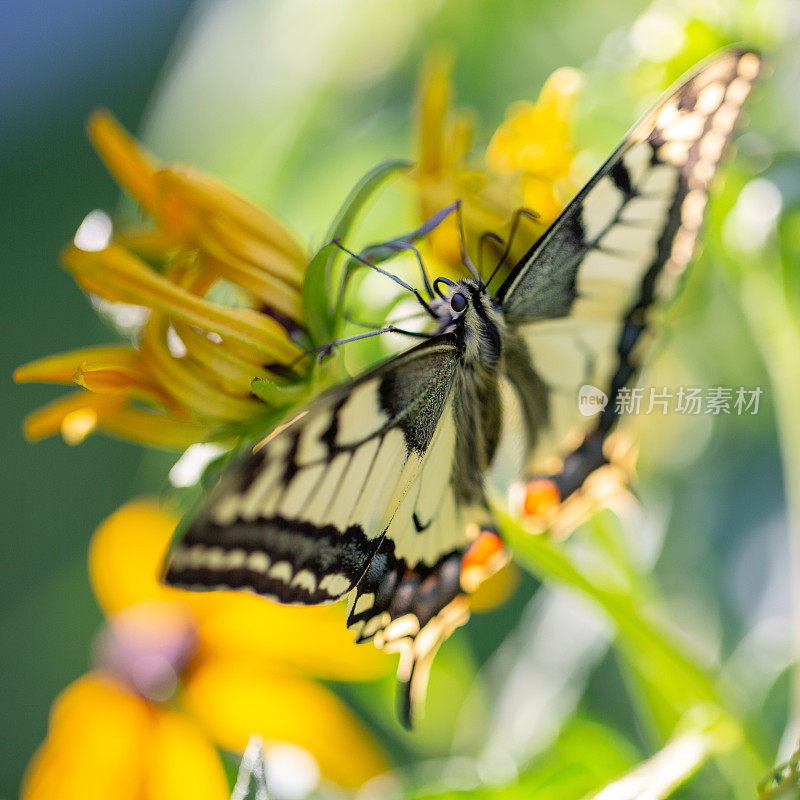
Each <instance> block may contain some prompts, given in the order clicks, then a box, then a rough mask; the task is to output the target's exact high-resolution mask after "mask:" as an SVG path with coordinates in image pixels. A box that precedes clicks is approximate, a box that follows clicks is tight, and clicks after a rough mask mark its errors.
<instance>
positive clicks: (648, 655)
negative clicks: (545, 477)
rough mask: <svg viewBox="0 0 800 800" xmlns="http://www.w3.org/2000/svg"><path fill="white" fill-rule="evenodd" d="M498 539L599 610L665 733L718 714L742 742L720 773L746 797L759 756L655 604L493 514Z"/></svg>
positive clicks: (536, 571) (564, 548)
mask: <svg viewBox="0 0 800 800" xmlns="http://www.w3.org/2000/svg"><path fill="white" fill-rule="evenodd" d="M494 510H495V515H496V519H497V521H498V523H499V524H500V528H501V531H502V533H503V535H504V537H505V539H506V542H507V543H508V544H509V546H510V547H511V549H512V550H513V552H514V556H515V559H516V561H517V563H519V564H520V566H522V567H523V568H524V569H526V570H528V571H529V572H531V574H533V575H534V576H536V577H537V578H539V579H540V580H542V581H544V582H546V583H556V584H561V585H562V586H566V587H568V588H570V589H572V590H574V591H576V592H578V593H579V594H581V595H583V596H584V597H587V598H588V599H590V600H592V601H593V602H594V603H596V604H597V605H598V606H599V607H600V608H601V609H602V610H603V611H604V612H605V614H606V615H607V616H608V617H609V618H610V619H611V621H612V622H613V623H614V625H615V627H616V629H617V634H618V636H617V641H616V643H615V646H616V648H617V650H618V651H619V653H620V654H621V655H622V657H623V658H624V660H625V662H626V663H627V665H628V667H629V669H630V670H631V672H632V674H633V675H634V676H635V678H636V681H637V682H638V684H639V685H640V687H641V688H642V690H643V691H642V695H641V699H644V700H646V701H647V705H648V707H649V710H650V712H651V714H652V715H653V717H654V721H656V722H657V723H658V725H659V728H660V729H661V730H662V731H663V730H665V728H666V726H668V725H672V726H674V725H676V724H677V722H678V720H679V718H680V717H683V716H684V715H685V714H687V713H689V712H692V713H694V712H695V711H696V709H698V708H706V709H707V708H714V709H716V711H717V712H718V713H719V715H720V719H721V720H724V721H725V723H726V724H727V725H729V726H730V730H735V731H737V736H735V737H734V736H731V737H729V738H728V739H727V741H728V742H729V743H730V747H729V749H728V750H727V751H724V750H721V751H720V761H719V764H720V768H721V769H722V771H723V772H724V773H725V775H726V777H727V779H728V781H729V782H730V783H731V785H732V786H733V787H734V789H735V791H736V795H735V796H740V797H745V796H747V795H746V792H747V791H748V790H749V787H751V786H752V785H753V783H754V780H755V779H756V776H757V775H758V774H759V770H763V767H762V766H761V765H762V764H763V761H762V759H761V757H760V756H759V754H758V753H757V752H756V751H755V750H754V748H753V747H752V746H750V744H749V743H748V742H747V741H746V738H745V735H744V726H743V724H742V723H741V722H740V721H739V720H738V719H737V718H736V717H735V715H734V714H733V713H732V712H731V711H730V709H729V708H728V707H727V705H726V704H725V702H724V699H723V698H722V697H721V696H720V693H719V692H718V690H717V687H716V684H715V681H714V680H713V679H712V676H711V675H710V674H708V673H707V672H706V671H705V670H704V669H703V668H701V667H700V666H698V664H697V663H696V662H695V661H694V660H693V658H692V656H691V655H690V654H688V653H686V652H684V650H682V648H681V647H680V646H679V645H678V644H677V643H676V642H675V641H674V640H673V639H672V637H671V636H670V635H669V634H668V633H667V632H666V631H665V630H664V629H663V627H662V626H661V625H660V624H658V623H656V622H655V621H654V619H653V618H652V617H651V614H650V613H649V611H648V609H650V608H652V598H651V597H649V596H645V595H642V596H639V593H638V592H637V589H636V584H635V583H633V584H629V585H628V586H627V587H626V588H625V589H624V590H621V589H620V588H619V586H618V585H617V584H612V585H610V586H609V585H608V584H607V583H606V582H605V578H606V573H604V572H603V571H601V572H599V573H595V572H593V571H592V568H591V567H590V566H584V565H579V564H578V563H577V561H576V560H575V558H574V556H573V555H572V554H571V553H570V550H569V544H568V543H556V542H554V541H553V540H552V539H550V538H549V537H548V536H547V535H543V534H531V533H529V532H528V531H526V530H525V529H524V528H522V527H521V526H520V525H519V524H518V523H517V522H516V521H515V520H514V519H513V518H512V517H511V516H510V515H509V514H508V512H507V511H504V510H503V509H502V508H499V507H495V509H494Z"/></svg>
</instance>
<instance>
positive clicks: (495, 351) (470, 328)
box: [433, 278, 505, 371]
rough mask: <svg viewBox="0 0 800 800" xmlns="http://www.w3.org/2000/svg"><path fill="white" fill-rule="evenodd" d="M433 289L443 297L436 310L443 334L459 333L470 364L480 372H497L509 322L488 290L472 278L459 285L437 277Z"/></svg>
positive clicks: (439, 300) (465, 356)
mask: <svg viewBox="0 0 800 800" xmlns="http://www.w3.org/2000/svg"><path fill="white" fill-rule="evenodd" d="M433 288H434V291H435V292H436V293H437V294H438V295H439V298H438V300H437V301H435V306H434V308H435V309H436V313H437V315H438V316H439V319H440V321H441V322H440V326H441V327H440V332H441V333H451V332H452V333H455V334H456V337H457V338H458V340H459V342H460V343H461V346H462V352H463V354H464V358H465V360H466V361H467V362H470V363H473V364H474V366H476V367H478V368H480V369H485V370H489V371H493V370H494V369H496V368H497V365H498V363H499V361H500V355H501V352H502V340H503V332H504V330H505V323H504V321H503V314H502V311H501V310H500V307H499V305H498V304H497V303H496V302H495V300H494V299H493V298H492V296H491V295H490V294H489V292H488V291H487V290H486V287H485V286H484V285H483V284H480V283H478V282H477V281H475V280H472V279H471V278H463V279H462V280H459V281H455V282H454V281H451V280H449V279H448V278H437V279H436V280H435V281H434V282H433Z"/></svg>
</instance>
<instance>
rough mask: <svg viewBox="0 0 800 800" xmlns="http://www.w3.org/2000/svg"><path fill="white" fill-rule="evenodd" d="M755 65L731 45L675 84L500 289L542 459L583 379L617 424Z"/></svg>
mask: <svg viewBox="0 0 800 800" xmlns="http://www.w3.org/2000/svg"><path fill="white" fill-rule="evenodd" d="M760 65H761V61H760V59H759V57H758V56H757V55H756V54H755V53H752V52H750V51H744V50H731V51H727V52H725V53H724V54H722V55H721V56H719V57H718V58H717V59H716V60H714V61H712V62H711V63H710V64H708V65H707V66H705V67H703V68H701V69H700V70H699V71H698V72H696V73H695V74H694V75H692V76H691V77H690V78H688V79H687V80H685V81H684V82H683V83H681V85H680V86H679V87H678V88H677V89H675V90H674V91H672V92H671V93H670V94H669V95H668V96H667V97H665V98H664V99H663V100H662V101H661V102H660V103H659V104H658V105H657V106H656V107H655V108H654V109H653V110H652V111H651V112H650V113H649V114H647V115H646V116H645V117H644V118H643V119H642V120H641V121H640V122H639V123H638V124H637V125H636V126H635V127H634V128H633V129H632V130H631V132H630V133H629V134H628V136H627V137H626V138H625V140H624V141H623V142H622V144H621V145H620V146H619V148H618V149H617V150H616V151H615V152H614V153H613V154H612V155H611V157H610V158H609V159H608V161H606V163H605V164H604V165H603V166H602V167H601V168H600V169H599V170H598V172H597V173H596V174H595V175H594V176H593V177H592V179H591V180H590V181H589V182H588V183H587V184H586V186H585V187H584V188H583V189H582V190H581V191H580V192H579V193H578V194H577V196H576V197H575V198H574V199H573V200H572V201H571V202H570V203H569V205H568V206H567V207H566V208H565V209H564V211H563V212H562V214H561V215H560V216H559V218H558V219H557V220H556V221H555V222H554V223H553V224H552V225H551V226H550V228H549V229H548V230H547V231H546V232H545V234H544V235H543V236H542V237H541V239H539V241H537V243H536V244H535V245H534V246H533V247H532V248H531V250H530V251H529V252H528V253H527V254H526V256H525V257H524V258H523V259H522V260H521V261H520V262H519V264H518V265H517V266H516V267H515V268H514V269H513V270H512V272H511V274H510V275H509V277H508V278H507V279H506V280H505V281H504V283H503V285H502V286H501V287H500V290H499V291H498V295H497V297H498V299H499V300H500V301H501V302H502V307H503V311H504V313H505V315H506V319H507V320H508V322H509V323H510V327H511V330H512V332H513V333H515V334H516V335H518V336H519V337H520V338H521V339H522V341H523V342H524V345H525V347H526V348H527V349H528V351H529V355H530V357H531V359H532V362H533V366H534V368H535V370H536V373H537V375H538V376H539V377H540V378H541V380H542V381H543V382H544V384H545V386H546V387H547V389H548V426H547V428H548V431H547V435H543V436H541V437H540V441H539V456H540V457H541V456H542V455H544V453H545V452H547V451H551V452H552V450H553V449H554V448H556V449H557V448H558V447H559V446H560V444H561V443H562V442H563V440H564V437H565V436H566V435H567V434H568V433H569V432H570V431H571V430H573V429H574V428H575V427H576V425H578V424H579V423H580V422H581V418H580V416H579V415H578V414H577V413H576V412H577V408H578V406H577V396H578V392H579V389H580V387H581V386H583V385H585V384H591V385H592V386H595V387H597V388H600V389H602V390H603V391H604V392H605V393H606V394H607V395H608V397H609V401H608V404H607V406H606V409H605V411H604V412H603V415H602V417H601V420H600V423H599V424H600V426H601V427H602V428H603V429H604V430H606V431H607V430H608V429H610V427H611V426H612V425H613V422H614V420H615V399H616V394H617V392H618V390H619V389H620V388H621V387H622V386H624V385H625V384H626V382H627V381H629V380H630V379H631V377H632V376H633V375H634V373H635V370H636V361H637V359H636V357H635V353H634V348H635V346H636V345H637V344H638V343H639V340H640V338H641V335H642V333H643V332H644V330H645V328H646V325H647V316H648V315H647V312H648V309H649V307H650V306H651V305H652V304H653V302H654V301H657V300H661V299H666V298H668V297H669V296H670V295H671V293H672V291H673V289H674V287H675V285H676V282H677V280H678V278H679V276H680V274H681V273H682V272H683V270H684V269H685V267H686V265H687V263H688V262H689V260H690V258H691V256H692V252H693V249H694V245H695V242H696V239H697V235H698V232H699V230H700V226H701V224H702V221H703V212H704V208H705V205H706V201H707V195H708V188H709V184H710V182H711V180H712V178H713V176H714V174H715V171H716V168H717V165H718V163H719V161H720V158H721V157H722V154H723V152H724V150H725V147H726V145H727V143H728V141H729V140H730V136H731V132H732V130H733V127H734V124H735V122H736V120H737V118H738V116H739V113H740V111H741V107H742V104H743V103H744V101H745V99H746V97H747V95H748V94H749V92H750V89H751V87H752V84H753V82H754V80H755V79H756V77H757V75H758V73H759V70H760Z"/></svg>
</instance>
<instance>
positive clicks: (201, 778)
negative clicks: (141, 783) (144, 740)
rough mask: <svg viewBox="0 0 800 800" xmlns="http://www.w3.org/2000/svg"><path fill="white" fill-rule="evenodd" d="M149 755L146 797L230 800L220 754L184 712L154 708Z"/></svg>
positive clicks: (162, 799)
mask: <svg viewBox="0 0 800 800" xmlns="http://www.w3.org/2000/svg"><path fill="white" fill-rule="evenodd" d="M147 749H148V752H147V754H146V762H145V763H146V770H145V776H144V777H145V787H144V800H228V798H229V797H230V789H229V787H228V781H227V779H226V777H225V770H224V769H223V767H222V762H221V761H220V757H219V754H218V753H217V750H216V748H215V747H214V746H213V745H212V744H211V742H210V741H209V740H208V738H207V737H206V736H205V735H204V734H203V732H202V731H201V730H200V729H199V727H198V726H197V725H196V724H195V723H194V722H193V721H191V720H190V719H189V718H188V717H186V716H184V715H183V714H180V713H177V712H174V711H168V710H163V709H160V708H154V726H153V731H152V734H151V736H150V739H149V740H148V748H147Z"/></svg>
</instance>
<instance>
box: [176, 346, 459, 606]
mask: <svg viewBox="0 0 800 800" xmlns="http://www.w3.org/2000/svg"><path fill="white" fill-rule="evenodd" d="M455 368H456V354H455V345H454V344H453V342H452V339H451V337H447V336H443V337H439V338H438V339H437V340H436V341H431V342H426V343H423V344H422V345H420V346H418V347H416V348H414V349H413V350H410V351H409V352H407V353H405V354H403V355H400V356H398V357H397V358H395V359H393V360H391V361H389V362H387V363H386V364H383V365H381V366H380V367H378V368H377V369H375V370H373V371H371V372H369V373H367V374H366V375H364V376H362V377H361V378H359V379H358V380H356V381H354V382H352V383H350V384H347V385H345V386H342V387H338V388H336V389H333V390H332V391H330V392H328V393H326V394H324V395H322V396H321V397H320V398H318V399H317V400H316V401H315V402H314V403H312V404H311V406H309V408H307V409H305V410H303V411H301V412H299V413H297V414H296V415H295V416H294V417H293V418H292V419H291V420H290V421H289V422H288V423H287V424H285V425H283V426H280V427H279V428H278V429H276V431H275V432H273V433H272V434H271V435H270V436H269V437H267V439H265V440H264V441H263V442H262V443H260V444H259V445H257V446H256V447H255V448H254V449H253V451H252V453H250V454H249V455H248V456H247V457H246V458H245V459H244V460H242V461H240V462H239V463H238V464H236V465H234V466H233V467H232V468H231V469H229V470H228V471H227V472H226V474H225V475H224V476H223V478H222V480H221V481H220V483H219V484H218V485H217V486H216V487H215V489H214V491H213V492H212V493H211V495H210V497H209V499H208V501H207V502H206V504H205V506H204V507H203V509H202V510H201V512H200V514H199V515H198V516H197V517H196V518H195V519H194V520H193V521H192V522H191V524H190V525H189V527H188V529H187V530H186V532H185V534H184V536H183V538H182V539H181V541H180V542H178V543H177V544H176V545H175V547H174V550H173V552H172V554H171V558H170V561H169V566H168V569H167V574H166V580H167V581H168V582H169V583H171V584H174V585H180V586H191V587H193V588H212V589H213V588H234V589H247V590H250V591H253V592H256V593H257V594H261V595H264V596H266V597H270V598H272V599H275V600H279V601H280V602H283V603H301V604H314V603H322V602H328V601H331V600H335V599H337V598H339V597H341V596H342V595H344V594H346V593H347V592H348V591H350V589H352V588H353V586H354V585H355V584H356V583H357V582H358V580H359V579H360V578H361V576H362V575H363V573H364V571H365V570H366V568H367V565H368V564H369V562H370V559H371V558H372V557H373V555H374V554H375V552H376V551H377V549H378V546H379V544H380V541H381V539H382V537H383V535H384V533H385V532H386V530H387V528H389V527H391V523H392V520H393V518H394V516H395V514H396V512H397V510H398V507H399V506H401V504H402V503H403V501H404V498H405V497H406V496H407V495H409V491H410V487H412V486H414V484H415V478H416V477H417V475H418V473H419V472H420V470H421V469H422V467H423V463H424V459H425V455H426V453H427V452H428V450H429V446H430V445H431V442H432V441H434V440H437V439H441V438H442V437H441V434H439V433H438V431H439V430H440V425H439V423H440V418H441V417H442V412H443V411H444V409H445V407H446V405H447V401H448V397H449V393H450V386H451V382H452V378H453V374H454V371H455ZM440 467H441V469H442V470H443V473H446V472H448V471H449V469H450V463H449V460H448V458H447V453H446V452H445V453H444V454H443V458H442V462H441V464H440ZM445 478H446V476H445ZM443 485H446V480H445V483H444V484H443ZM434 505H435V499H434ZM427 510H428V509H427V508H426V513H427ZM402 546H403V547H405V549H406V551H408V550H409V547H411V549H412V550H413V545H402Z"/></svg>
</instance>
